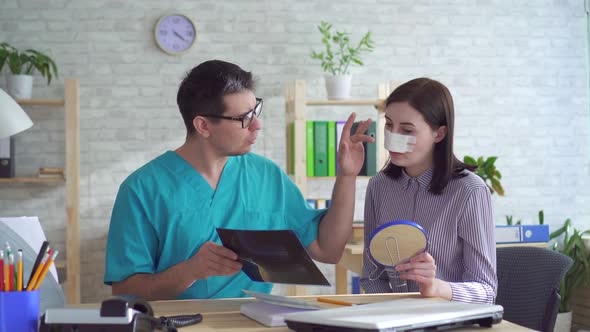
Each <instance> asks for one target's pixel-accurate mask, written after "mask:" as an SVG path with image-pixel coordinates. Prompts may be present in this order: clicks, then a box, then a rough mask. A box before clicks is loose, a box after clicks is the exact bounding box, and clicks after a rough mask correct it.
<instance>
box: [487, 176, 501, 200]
mask: <svg viewBox="0 0 590 332" xmlns="http://www.w3.org/2000/svg"><path fill="white" fill-rule="evenodd" d="M490 181H492V188H494V191H496V192H497V193H498V195H500V196H504V188H502V184H500V181H498V180H497V179H494V178H491V179H490Z"/></svg>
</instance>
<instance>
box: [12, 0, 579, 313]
mask: <svg viewBox="0 0 590 332" xmlns="http://www.w3.org/2000/svg"><path fill="white" fill-rule="evenodd" d="M170 11H175V12H180V13H184V14H187V15H189V16H191V17H192V18H193V19H194V20H195V22H196V23H197V25H198V30H199V35H198V41H197V45H196V47H195V48H194V49H193V50H192V51H191V52H190V53H189V54H187V55H185V56H183V57H180V58H177V57H172V56H168V55H166V54H164V53H163V52H161V51H159V50H158V49H157V47H156V46H155V43H154V41H153V25H154V23H155V22H156V20H157V18H158V17H159V16H160V15H162V14H164V13H167V12H170ZM321 19H324V20H328V21H330V22H333V23H334V24H335V26H336V28H337V29H346V30H348V31H354V36H355V38H358V37H359V36H360V35H361V34H362V33H364V32H365V31H366V30H367V29H370V30H371V31H373V33H374V37H375V40H376V45H377V47H376V49H375V52H374V53H372V54H370V55H369V56H367V57H366V58H365V60H366V64H367V65H366V66H365V67H363V68H355V69H354V70H353V74H354V83H353V94H354V95H355V96H358V97H374V96H375V93H376V91H375V90H376V86H377V85H378V84H379V83H382V82H387V81H389V80H399V81H406V80H409V79H411V78H415V77H419V76H429V77H432V78H435V79H438V80H440V81H442V82H443V83H445V84H446V85H447V86H448V87H449V88H450V89H451V92H452V93H453V96H454V98H455V103H456V112H457V137H456V150H457V154H458V155H459V156H463V155H464V154H470V155H475V156H479V155H485V156H490V155H497V156H499V160H498V162H497V164H498V167H499V169H500V170H501V171H502V173H503V175H504V178H503V185H504V187H505V189H506V191H507V196H506V197H503V198H499V197H495V198H494V204H495V210H496V218H497V221H498V222H501V223H503V222H504V216H505V215H506V214H513V215H515V217H517V218H523V219H524V220H525V221H527V222H533V221H534V220H536V213H537V211H538V210H539V209H544V210H545V214H546V219H547V221H548V222H549V223H551V224H552V225H559V224H560V223H561V222H563V220H565V218H567V217H571V218H572V219H573V220H574V221H575V223H576V224H578V225H580V226H581V227H584V228H588V227H590V204H589V201H590V189H589V188H590V181H589V175H590V169H589V153H588V152H589V144H588V143H589V138H590V137H589V136H590V135H589V125H590V121H589V116H588V107H587V104H588V95H587V78H586V71H587V68H586V67H587V62H586V46H585V45H586V41H585V38H586V35H585V13H584V5H583V1H582V0H570V1H565V0H564V1H548V0H532V1H508V0H505V1H504V0H479V1H471V0H447V1H400V0H397V1H383V0H371V1H368V0H363V1H360V0H340V1H323V2H321V3H320V2H316V1H311V0H300V1H285V0H283V1H278V0H275V1H237V0H233V1H206V0H203V1H171V2H170V1H168V2H163V1H153V0H151V1H147V0H133V1H131V0H129V1H104V0H95V1H64V0H55V1H44V0H43V1H42V0H36V1H35V0H18V1H17V0H2V1H1V2H0V41H7V42H10V43H12V44H14V45H16V46H18V47H33V48H37V49H40V50H48V49H50V50H51V52H52V54H53V55H54V56H55V59H56V60H57V63H58V66H59V69H60V80H61V79H62V78H63V77H70V76H73V77H78V78H79V79H80V83H81V149H82V151H81V153H82V155H81V162H82V165H81V193H82V197H81V233H82V238H83V242H82V248H81V250H82V289H83V291H82V292H83V300H84V301H98V300H100V299H102V298H103V297H104V296H106V295H107V294H109V289H108V288H107V287H104V286H102V273H103V257H104V243H105V237H106V234H107V228H108V221H109V216H110V213H111V208H112V204H113V200H114V197H115V194H116V192H117V188H118V185H119V184H120V183H121V181H122V180H123V179H124V178H125V177H126V176H127V175H128V174H129V173H130V172H132V171H133V170H134V169H136V168H137V167H139V166H141V165H142V164H144V163H145V162H147V161H149V160H150V159H151V158H153V157H155V156H157V155H158V154H160V153H161V152H162V151H164V150H166V149H174V148H175V147H177V146H178V145H179V144H181V143H182V141H183V138H184V129H183V124H182V121H181V119H180V116H179V114H178V112H177V110H176V106H175V96H176V89H177V86H178V83H179V79H180V78H181V77H182V75H183V73H184V72H185V71H186V70H188V69H190V68H191V67H192V66H193V65H195V64H197V63H199V62H201V61H204V60H207V59H212V58H219V59H224V60H228V61H234V62H237V63H238V64H240V65H242V66H243V67H244V68H246V69H248V70H252V71H254V73H255V74H256V75H258V77H259V79H260V80H259V89H258V95H260V96H261V97H263V98H265V101H266V102H265V110H264V112H263V118H264V121H265V129H263V139H261V140H259V143H258V145H257V146H256V147H255V151H256V152H259V153H261V154H264V155H265V156H268V157H270V158H271V159H273V160H275V161H276V162H277V163H278V164H279V165H281V166H283V167H284V165H285V146H284V139H283V128H284V114H283V113H284V99H283V93H284V92H283V91H284V84H285V82H286V81H288V80H294V79H305V80H307V81H308V85H309V89H310V94H311V95H313V96H314V97H318V98H321V97H324V96H325V93H324V90H323V86H322V84H323V82H322V79H321V72H320V67H319V65H318V63H316V62H314V61H312V60H311V59H310V57H309V54H310V52H311V49H312V48H318V47H320V43H319V40H320V38H319V33H318V32H317V31H316V25H317V24H318V23H319V21H320V20H321ZM0 84H2V85H3V84H4V82H1V83H0ZM35 85H36V90H35V92H34V95H35V96H37V97H42V96H54V97H55V96H59V95H60V94H61V93H62V91H63V87H62V86H61V85H60V82H59V81H58V82H56V83H55V84H52V85H51V86H50V87H46V86H44V83H43V82H42V80H40V79H37V81H36V83H35ZM359 111H363V110H362V109H361V110H359ZM345 112H346V110H345ZM368 114H371V113H370V111H369V113H368ZM30 115H31V117H32V119H33V121H34V122H35V127H34V128H33V129H32V130H29V131H27V132H25V133H22V134H19V135H18V136H17V149H18V150H17V164H18V171H17V173H18V174H30V173H33V172H34V171H35V170H36V169H37V168H38V167H39V166H60V165H63V161H62V159H63V139H64V136H63V133H62V129H63V125H62V119H63V118H62V115H61V110H60V109H58V110H54V109H45V108H38V109H33V110H31V112H30ZM312 116H313V115H312ZM316 116H317V115H316ZM342 117H345V115H344V113H343V114H342ZM274 128H278V129H279V130H272V129H274ZM364 187H365V184H362V183H361V184H359V191H358V196H357V197H358V200H357V208H358V209H357V213H356V214H357V218H361V217H362V208H363V204H364V203H363V198H364ZM310 189H311V190H310V196H325V195H328V194H329V193H330V189H331V184H330V183H327V184H321V183H314V184H311V185H310ZM63 200H64V192H63V187H61V186H54V185H41V186H38V185H11V186H2V188H0V214H1V215H4V216H10V215H12V216H14V215H39V216H40V218H41V220H42V221H43V222H44V227H45V229H46V231H47V233H48V236H49V237H50V238H51V239H52V240H53V241H54V242H56V243H58V244H59V246H62V249H63V241H64V238H63V220H64V219H65V215H64V211H63V208H62V206H63V204H62V202H63ZM325 270H326V272H330V271H331V269H330V268H327V269H325ZM330 273H331V272H330Z"/></svg>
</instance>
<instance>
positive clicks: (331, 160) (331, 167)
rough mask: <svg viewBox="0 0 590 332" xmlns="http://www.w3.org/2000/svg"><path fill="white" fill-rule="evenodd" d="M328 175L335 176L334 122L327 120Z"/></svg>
mask: <svg viewBox="0 0 590 332" xmlns="http://www.w3.org/2000/svg"><path fill="white" fill-rule="evenodd" d="M328 176H336V122H335V121H329V122H328Z"/></svg>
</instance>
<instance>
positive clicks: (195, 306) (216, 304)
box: [151, 294, 531, 332]
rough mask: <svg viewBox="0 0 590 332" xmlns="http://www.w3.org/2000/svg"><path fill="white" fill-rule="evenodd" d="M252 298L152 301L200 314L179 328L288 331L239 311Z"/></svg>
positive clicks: (167, 309)
mask: <svg viewBox="0 0 590 332" xmlns="http://www.w3.org/2000/svg"><path fill="white" fill-rule="evenodd" d="M415 296H417V295H416V294H406V295H400V294H366V295H331V296H324V297H329V298H337V299H339V300H344V301H349V302H353V303H373V302H382V301H390V300H394V299H399V298H403V297H415ZM299 298H303V299H307V300H309V301H310V302H313V303H317V304H320V305H322V306H323V307H326V308H328V307H330V308H332V307H339V306H337V305H331V304H326V303H318V302H316V301H315V299H316V296H300V297H299ZM252 301H254V299H252V298H244V299H220V300H182V301H155V302H151V304H152V307H153V309H154V312H155V315H156V316H172V315H181V314H194V313H201V314H203V321H202V322H201V323H199V324H197V325H194V326H188V327H185V328H182V329H180V331H181V332H190V331H213V330H215V331H241V332H252V331H260V332H275V331H289V329H287V327H276V328H268V327H265V326H264V325H260V324H258V323H257V322H256V321H254V320H251V319H250V318H248V317H246V316H243V315H242V314H240V305H242V304H244V303H249V302H252ZM457 331H463V332H465V331H490V332H496V331H531V330H529V329H527V328H524V327H521V326H519V325H516V324H512V323H510V322H507V321H502V322H501V323H500V324H497V325H494V327H493V329H492V330H489V329H487V328H480V327H479V326H473V327H469V328H462V329H459V330H457Z"/></svg>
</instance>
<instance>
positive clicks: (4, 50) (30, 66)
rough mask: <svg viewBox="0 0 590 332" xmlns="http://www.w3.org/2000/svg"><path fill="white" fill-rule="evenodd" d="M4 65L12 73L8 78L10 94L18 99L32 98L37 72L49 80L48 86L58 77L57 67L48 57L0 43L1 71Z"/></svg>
mask: <svg viewBox="0 0 590 332" xmlns="http://www.w3.org/2000/svg"><path fill="white" fill-rule="evenodd" d="M4 65H7V66H8V68H9V70H10V73H11V74H10V75H7V77H6V85H7V90H8V94H10V95H11V96H12V97H14V98H17V99H30V98H31V95H32V87H33V76H32V75H33V73H34V71H35V70H36V71H38V72H39V73H40V74H41V76H43V77H45V78H47V85H49V84H51V79H52V78H53V77H54V76H55V77H57V66H56V65H55V62H54V61H53V59H51V58H50V57H49V56H48V55H46V54H44V53H42V52H39V51H36V50H33V49H27V50H24V51H19V50H18V49H16V48H15V47H14V46H12V45H10V44H8V43H5V42H3V43H0V71H2V69H3V67H4Z"/></svg>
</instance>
